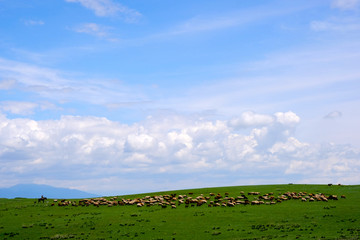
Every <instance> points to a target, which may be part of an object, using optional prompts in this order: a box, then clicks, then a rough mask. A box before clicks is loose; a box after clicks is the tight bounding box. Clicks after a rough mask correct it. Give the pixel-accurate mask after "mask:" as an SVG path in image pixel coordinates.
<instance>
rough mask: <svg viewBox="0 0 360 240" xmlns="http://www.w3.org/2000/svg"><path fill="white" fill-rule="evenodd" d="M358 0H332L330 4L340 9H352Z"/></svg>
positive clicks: (359, 2)
mask: <svg viewBox="0 0 360 240" xmlns="http://www.w3.org/2000/svg"><path fill="white" fill-rule="evenodd" d="M359 4H360V1H359V0H333V1H332V3H331V6H332V7H333V8H339V9H341V10H354V9H357V8H358V7H359Z"/></svg>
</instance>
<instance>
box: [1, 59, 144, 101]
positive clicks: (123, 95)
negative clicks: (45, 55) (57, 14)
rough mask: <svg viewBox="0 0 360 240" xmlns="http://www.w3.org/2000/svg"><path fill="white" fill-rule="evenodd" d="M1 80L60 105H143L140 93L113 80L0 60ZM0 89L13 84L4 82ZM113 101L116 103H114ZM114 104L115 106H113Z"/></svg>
mask: <svg viewBox="0 0 360 240" xmlns="http://www.w3.org/2000/svg"><path fill="white" fill-rule="evenodd" d="M0 79H16V84H17V87H18V90H20V91H25V92H31V93H33V94H35V96H37V97H41V98H42V99H46V100H49V101H50V100H51V101H55V102H57V103H59V102H68V101H75V102H86V103H90V104H96V105H99V104H100V105H101V104H103V105H104V106H107V105H108V104H110V105H111V104H114V101H116V102H120V103H121V102H123V103H125V102H131V103H132V104H134V103H135V102H146V101H148V98H147V97H146V95H145V94H144V93H143V92H142V90H141V89H139V88H137V89H135V88H133V87H131V86H127V85H125V84H123V83H121V82H119V81H116V80H111V81H110V80H109V79H93V78H91V77H89V76H81V77H79V76H75V74H73V75H72V74H71V73H68V72H63V71H59V70H56V69H51V68H46V67H40V66H37V65H32V64H27V63H23V62H17V61H11V60H7V59H2V58H0ZM1 83H2V86H3V89H6V88H9V87H12V86H13V85H14V84H15V82H13V81H11V80H3V82H1ZM114 99H116V100H114ZM116 102H115V104H116Z"/></svg>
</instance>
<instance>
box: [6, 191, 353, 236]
mask: <svg viewBox="0 0 360 240" xmlns="http://www.w3.org/2000/svg"><path fill="white" fill-rule="evenodd" d="M241 191H244V192H245V193H248V192H253V191H256V192H260V193H261V194H265V193H270V192H273V193H274V195H279V194H283V193H285V192H308V193H323V194H325V195H332V194H335V195H338V196H339V200H329V201H328V202H324V201H314V202H309V201H306V202H302V201H301V200H295V199H293V200H288V201H283V202H281V203H277V204H274V205H265V204H262V205H251V204H249V205H236V206H235V207H208V205H207V204H204V205H202V206H200V207H197V206H194V207H191V206H190V207H187V208H186V207H185V205H180V206H179V205H178V206H177V208H176V209H173V208H171V207H167V208H162V207H160V206H151V207H146V206H144V207H137V206H136V205H126V206H113V207H107V206H100V207H94V206H88V207H86V206H77V207H74V206H65V207H58V206H57V205H55V206H51V204H52V203H53V200H52V199H48V200H47V201H45V203H34V201H35V200H34V199H19V198H18V199H0V239H70V238H73V239H359V238H360V185H353V186H338V185H333V186H327V185H265V186H237V187H222V188H204V189H191V190H179V191H169V192H161V193H146V194H138V195H131V196H121V197H119V199H120V198H125V199H127V198H131V199H134V198H142V197H144V196H146V195H151V196H155V195H165V194H171V193H176V194H177V195H180V194H182V195H184V194H189V193H190V192H192V193H193V196H198V195H200V194H203V195H204V196H210V193H216V194H217V193H221V194H224V193H225V192H228V193H229V196H234V197H235V196H238V195H239V193H240V192H241ZM44 194H45V193H44ZM341 195H345V196H346V198H345V199H341V198H340V196H341ZM109 198H110V197H109ZM251 198H257V196H252V195H251V196H249V200H251Z"/></svg>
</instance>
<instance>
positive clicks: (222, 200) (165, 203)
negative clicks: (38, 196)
mask: <svg viewBox="0 0 360 240" xmlns="http://www.w3.org/2000/svg"><path fill="white" fill-rule="evenodd" d="M340 198H345V196H344V195H342V196H340ZM291 199H295V200H299V201H303V202H314V201H326V202H327V201H329V200H338V196H337V195H325V194H322V193H317V194H313V193H307V192H298V193H297V192H286V193H284V194H280V195H274V193H267V194H260V192H249V193H247V195H245V193H244V192H240V195H239V196H236V197H230V196H229V193H225V194H224V195H222V194H220V193H217V194H215V193H210V194H208V195H207V196H205V195H204V194H200V195H199V196H194V194H193V193H188V194H187V195H185V194H184V195H177V194H168V195H156V196H144V197H142V198H134V199H126V198H121V199H119V198H118V197H112V198H104V197H101V198H91V199H82V200H78V201H73V200H66V199H62V200H57V199H55V200H54V202H53V203H51V206H55V205H58V206H60V207H61V206H96V207H100V206H108V207H112V206H125V205H136V206H137V207H143V206H147V207H150V206H161V207H162V208H166V207H171V208H177V206H181V205H184V206H185V207H195V206H198V207H199V206H202V205H207V206H208V207H220V206H221V207H234V206H236V205H261V204H265V205H273V204H277V203H281V202H283V201H287V200H291Z"/></svg>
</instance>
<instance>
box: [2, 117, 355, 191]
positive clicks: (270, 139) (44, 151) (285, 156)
mask: <svg viewBox="0 0 360 240" xmlns="http://www.w3.org/2000/svg"><path fill="white" fill-rule="evenodd" d="M246 114H249V113H245V114H242V115H241V116H244V115H245V116H246ZM252 116H260V117H259V118H257V117H255V118H253V120H252V121H251V120H249V121H248V122H247V128H246V129H242V132H241V133H240V132H238V131H237V130H236V129H234V128H233V127H231V126H230V124H229V122H230V121H226V120H217V121H209V120H205V119H202V118H198V117H194V116H187V117H185V116H180V115H169V116H167V117H165V118H164V117H163V116H161V117H154V116H153V117H149V118H148V119H147V120H145V121H143V122H139V123H135V124H132V125H128V124H121V123H119V122H115V121H110V120H108V119H106V118H98V117H80V116H63V117H62V118H61V119H59V120H46V121H34V120H30V119H25V118H23V119H21V118H18V119H8V118H6V117H5V116H4V115H0V162H1V164H0V177H1V179H5V178H7V177H8V176H10V175H11V176H12V178H16V179H17V182H23V181H27V182H35V181H38V180H37V179H39V178H41V179H43V180H44V181H45V180H46V179H47V180H48V182H57V183H59V182H61V181H62V180H63V179H67V180H72V181H71V182H72V183H73V185H71V186H72V187H76V186H78V187H79V188H81V189H84V187H83V184H84V182H88V181H89V179H99V183H98V184H96V183H95V185H92V186H91V189H92V191H93V192H102V186H101V184H100V183H101V182H102V180H100V179H105V178H113V179H118V180H114V181H115V182H117V181H120V180H119V179H120V176H122V177H124V176H126V175H127V174H131V177H132V179H133V181H134V183H137V184H139V186H141V187H139V186H138V188H137V189H143V190H144V188H146V187H147V188H148V189H152V190H160V189H161V188H162V187H165V185H164V182H167V181H168V180H169V176H173V177H174V178H175V176H179V177H178V178H179V179H184V178H187V179H194V178H196V176H202V175H204V174H210V175H214V176H216V175H222V174H225V175H224V176H226V175H227V176H228V177H223V178H222V181H224V184H230V183H231V181H232V180H233V179H237V178H238V177H239V176H243V177H246V178H248V179H249V181H250V179H252V177H253V176H257V177H256V179H257V181H259V179H263V181H264V182H265V181H267V180H266V179H268V177H266V176H269V173H271V174H272V175H274V176H281V175H284V174H287V176H288V177H291V178H295V176H297V177H296V178H297V179H296V180H297V181H305V180H306V179H308V178H309V177H312V176H314V173H316V176H318V177H323V178H325V177H326V176H327V175H328V174H332V179H333V180H334V182H335V180H338V179H339V180H340V179H341V180H342V181H343V179H345V178H346V175H347V174H348V173H349V172H350V173H351V174H355V173H356V172H360V164H359V163H358V162H357V161H356V159H358V158H359V157H360V152H359V150H357V149H354V148H352V147H349V146H339V145H334V144H328V145H311V144H309V143H305V142H302V141H301V140H299V139H297V138H295V136H294V134H293V133H294V128H296V125H297V124H298V123H299V121H300V120H299V117H298V116H297V115H296V114H295V113H293V112H284V113H281V112H278V113H275V114H273V115H266V114H255V115H253V113H252ZM259 119H260V120H261V119H265V120H266V121H262V120H261V121H259ZM270 119H272V121H268V120H270ZM252 123H253V124H252ZM259 123H260V124H261V128H258V127H257V126H255V125H259ZM285 133H286V134H285ZM19 166H21V167H19ZM155 175H156V176H157V177H156V178H155V179H156V180H154V179H153V178H154V176H155ZM129 176H130V175H129ZM299 176H300V177H299ZM179 179H178V180H172V182H173V183H172V184H170V183H169V184H168V185H166V186H167V187H169V188H173V189H174V188H177V187H178V186H177V185H176V184H177V183H179V181H180V180H179ZM154 181H155V182H156V183H157V184H159V185H156V186H158V188H157V189H154V186H151V185H150V184H154ZM274 181H275V180H274ZM95 182H96V181H95ZM74 183H77V184H74ZM343 183H346V182H344V181H343ZM199 184H205V185H203V186H206V184H207V183H206V181H203V182H201V183H199ZM121 186H122V184H119V185H118V186H114V189H118V190H119V191H121V190H124V189H127V188H126V187H124V188H122V187H121ZM188 187H191V186H188ZM133 190H134V191H136V189H133ZM162 190H163V189H162Z"/></svg>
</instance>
